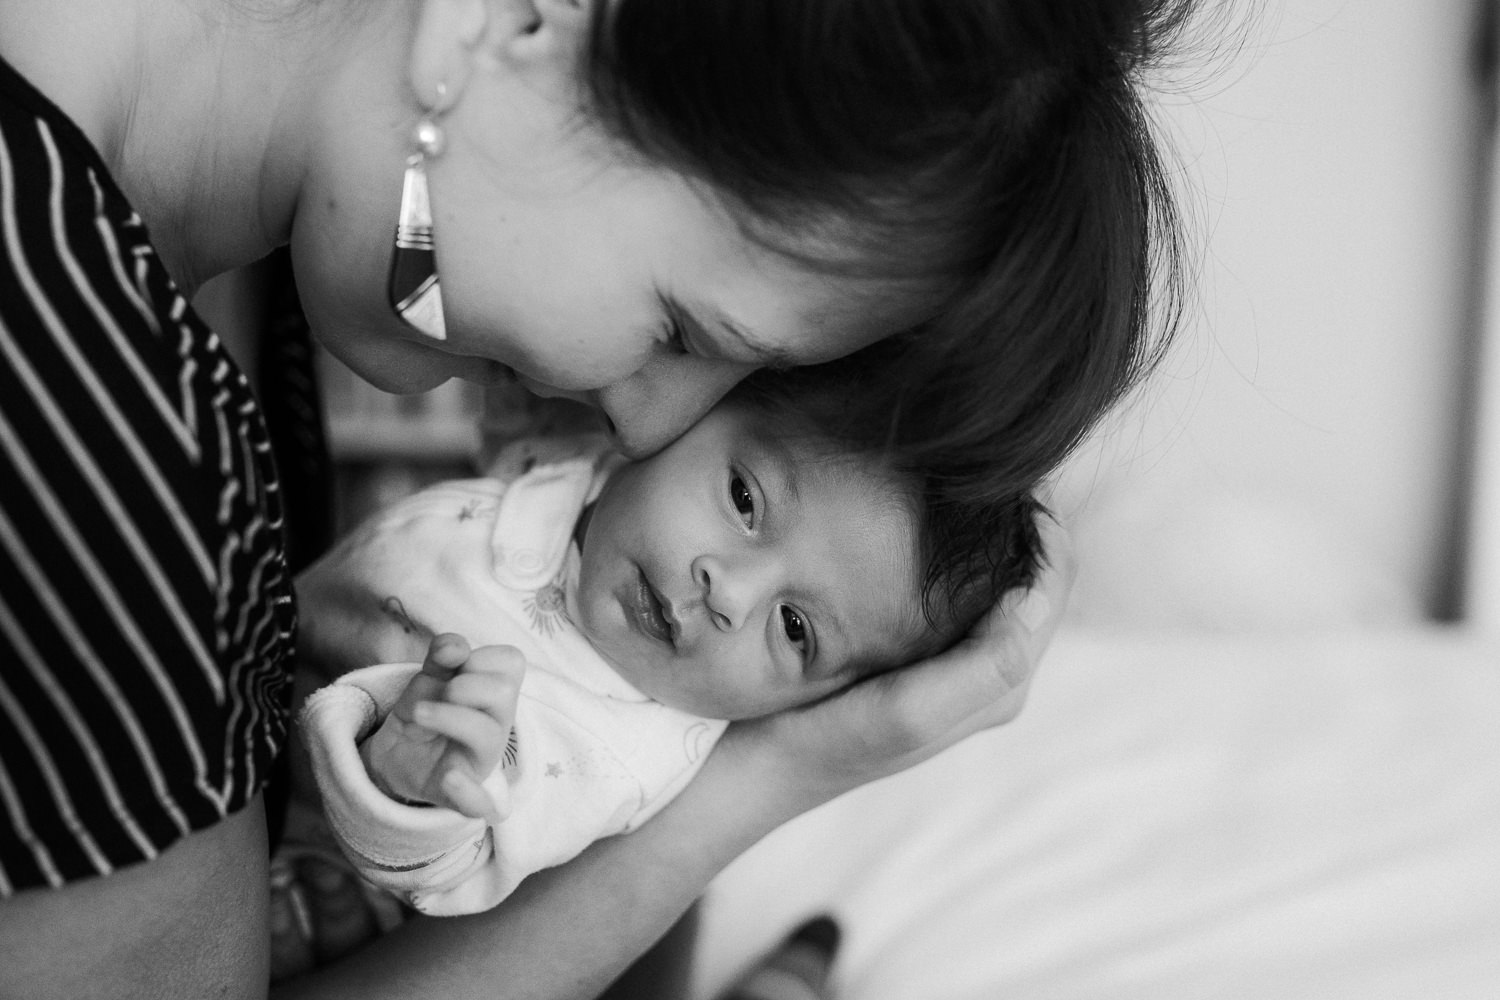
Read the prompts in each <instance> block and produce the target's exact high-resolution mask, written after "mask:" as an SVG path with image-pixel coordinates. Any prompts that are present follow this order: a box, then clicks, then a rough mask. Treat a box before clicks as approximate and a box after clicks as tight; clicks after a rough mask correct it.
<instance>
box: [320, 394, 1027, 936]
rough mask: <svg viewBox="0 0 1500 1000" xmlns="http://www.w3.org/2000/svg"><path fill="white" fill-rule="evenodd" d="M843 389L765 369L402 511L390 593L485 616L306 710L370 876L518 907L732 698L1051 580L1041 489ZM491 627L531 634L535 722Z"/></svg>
mask: <svg viewBox="0 0 1500 1000" xmlns="http://www.w3.org/2000/svg"><path fill="white" fill-rule="evenodd" d="M839 391H840V390H838V389H833V388H830V389H827V390H825V391H823V392H821V393H819V392H809V390H808V389H807V388H806V387H805V386H804V385H801V384H799V385H798V387H797V388H796V389H795V390H793V389H792V388H791V387H790V380H789V379H787V378H785V377H783V376H778V375H775V374H762V375H758V376H756V377H754V378H752V379H750V380H749V381H747V382H746V383H745V384H743V385H742V386H741V387H740V388H738V389H737V390H735V391H734V392H733V393H731V394H730V396H729V397H728V398H727V399H726V400H725V401H723V402H722V403H720V404H719V405H718V406H717V407H716V408H715V409H714V410H712V411H711V412H710V413H709V414H708V415H707V416H705V417H704V418H703V419H702V420H701V421H700V422H699V423H698V424H697V425H695V426H694V427H693V428H692V429H691V430H690V431H688V432H687V433H686V434H685V435H683V437H681V438H680V439H678V440H677V441H676V442H674V443H673V444H671V445H670V446H668V447H667V448H666V449H664V450H663V451H661V452H660V453H658V454H656V455H654V456H652V457H650V458H648V459H644V460H641V461H636V462H626V461H624V460H622V459H618V458H615V457H608V456H606V455H605V454H604V452H603V451H602V450H601V451H600V452H598V453H596V454H589V455H585V456H582V457H578V458H572V459H569V460H565V461H560V462H552V463H548V464H542V465H537V466H535V467H533V468H531V469H530V470H529V471H527V472H526V473H524V474H523V475H521V476H520V477H519V478H517V479H516V480H515V481H514V482H512V483H510V484H509V485H505V484H502V483H501V482H500V481H498V480H495V479H483V480H473V481H465V482H456V483H447V484H443V485H440V486H437V487H434V488H432V489H429V490H427V491H424V492H422V493H419V494H416V495H414V496H413V497H410V498H408V499H407V500H406V501H404V502H402V503H400V504H398V505H396V507H395V508H393V509H392V510H391V511H390V512H388V513H387V514H386V515H385V516H386V517H393V518H399V519H404V520H406V521H407V522H408V524H407V528H408V530H407V531H406V532H405V537H410V538H413V539H416V540H417V541H416V542H415V543H414V544H413V545H412V546H411V547H409V548H408V549H406V550H403V551H400V552H391V553H390V554H389V560H388V561H387V562H386V563H385V564H383V565H382V566H380V567H379V569H378V572H379V573H381V574H384V581H383V582H387V583H388V585H389V591H390V594H391V597H390V598H389V599H388V604H387V607H388V609H389V610H391V612H392V613H393V614H396V615H398V616H400V617H401V618H402V619H403V620H404V621H406V622H408V623H409V624H410V625H411V626H412V627H415V628H419V629H424V630H427V631H430V632H431V633H440V632H441V633H457V634H458V635H461V636H462V637H463V638H462V639H459V638H458V635H455V636H446V635H445V636H440V637H439V639H438V640H436V641H435V642H434V644H433V647H432V652H431V653H429V656H428V663H427V664H426V665H425V666H424V665H422V664H387V665H383V666H378V667H371V668H368V669H365V670H360V671H355V672H354V673H351V674H348V675H346V676H345V677H343V678H341V679H340V681H339V682H337V683H335V684H333V685H330V686H328V687H326V688H323V689H322V690H320V691H318V692H317V693H316V694H314V695H313V696H312V697H311V698H310V699H309V700H308V703H307V705H306V707H305V708H304V710H303V712H302V715H301V720H300V721H301V725H302V728H303V738H304V739H305V740H306V742H307V743H308V746H309V750H310V753H311V757H312V760H313V764H314V772H315V775H316V777H317V780H318V786H319V789H320V791H321V793H322V796H323V802H324V810H325V813H326V815H327V818H328V821H329V824H330V826H331V828H332V831H333V833H334V835H335V837H336V838H337V839H338V840H339V841H340V845H341V847H342V848H343V849H344V851H345V853H346V854H347V855H348V856H349V858H350V859H351V860H352V861H353V863H354V864H355V866H356V867H357V868H358V869H359V871H360V872H361V874H362V875H364V876H365V877H366V878H367V879H368V880H369V881H371V882H373V883H375V884H376V885H378V886H381V887H383V888H385V889H387V890H390V891H391V892H393V893H395V894H396V895H397V896H398V897H399V898H401V899H402V900H404V901H405V902H406V903H408V904H409V905H411V906H413V907H415V908H416V909H417V910H419V911H422V912H425V913H430V914H456V913H467V912H474V911H477V910H481V909H485V908H488V907H490V906H493V905H494V904H496V903H497V902H499V901H500V900H501V899H503V898H505V896H506V895H508V894H509V893H510V892H511V891H512V890H513V889H514V888H515V887H516V885H517V884H518V883H519V882H520V881H521V880H522V879H523V878H525V877H526V876H527V875H528V874H530V873H532V872H534V871H537V870H539V869H541V868H544V867H547V866H550V865H555V864H559V863H561V862H563V861H566V860H568V859H569V858H571V857H573V856H574V855H576V854H577V853H579V852H580V851H582V850H583V849H584V848H585V847H587V846H588V845H589V844H590V843H592V842H593V841H594V840H596V839H598V838H600V837H604V836H608V835H612V834H616V833H623V832H628V831H630V830H633V829H635V828H636V827H638V826H639V825H640V824H641V823H643V822H645V821H646V820H647V819H649V818H650V817H651V816H652V815H653V814H654V813H655V812H656V811H658V810H659V809H660V808H661V807H662V806H664V805H665V804H666V803H667V802H668V801H669V800H670V799H671V797H672V796H673V795H675V794H676V793H677V792H678V791H679V790H680V789H681V788H682V787H683V786H684V785H685V784H686V783H687V782H688V781H689V780H690V779H691V777H692V776H693V774H694V773H695V772H696V771H697V769H698V768H699V766H701V764H702V762H703V760H704V758H705V756H706V755H707V753H708V751H709V750H710V748H711V747H712V746H713V744H714V742H715V740H717V739H718V737H719V735H720V734H721V733H722V732H723V730H724V728H725V726H726V725H727V724H728V721H729V720H735V719H746V718H752V717H755V716H760V715H765V714H768V713H772V712H776V711H779V710H782V709H786V708H791V707H793V706H796V705H801V704H805V703H807V702H810V701H813V700H816V699H819V698H822V697H824V696H826V695H828V694H831V693H832V692H834V691H836V690H838V689H840V688H843V687H845V686H847V685H849V684H851V683H854V682H855V681H858V680H860V679H861V678H864V677H867V676H869V675H871V674H872V673H875V672H878V671H882V670H886V669H890V668H893V667H896V666H899V665H901V664H904V663H907V662H910V661H912V660H914V659H917V658H921V657H923V656H927V655H930V654H931V653H934V652H936V651H938V650H939V649H941V648H943V647H944V646H946V645H948V644H950V643H951V642H953V641H954V640H955V639H956V638H957V637H958V636H960V635H962V634H963V633H964V632H966V631H967V629H968V628H969V626H970V625H971V624H972V623H973V622H974V621H975V620H977V618H978V617H979V615H980V614H981V613H982V612H984V611H985V610H987V609H988V608H990V607H991V606H992V605H993V604H994V603H995V600H996V599H997V597H998V595H999V593H1001V592H1002V591H1004V590H1007V589H1009V588H1011V587H1014V586H1018V585H1021V584H1025V583H1029V582H1030V578H1031V576H1032V574H1033V572H1034V569H1035V562H1036V559H1037V558H1038V547H1039V546H1038V541H1037V536H1036V527H1035V524H1034V520H1035V517H1036V516H1037V515H1038V513H1039V510H1040V508H1039V505H1038V504H1037V503H1036V502H1035V501H1034V500H1032V499H1031V498H1030V497H1029V496H1022V497H1016V498H1011V499H1009V500H1006V501H1003V502H999V503H982V504H981V503H974V502H960V501H957V500H954V499H952V498H945V497H942V496H941V494H940V486H938V485H934V483H933V482H932V481H931V477H924V476H922V475H920V474H917V473H913V472H907V471H899V470H895V469H892V468H889V467H888V465H887V464H886V463H884V462H882V461H881V459H880V455H879V451H878V450H877V449H873V448H869V447H865V446H863V445H862V444H857V443H856V442H855V441H854V440H853V436H852V435H842V436H841V435H839V434H837V433H831V432H829V431H828V430H825V429H821V428H826V427H828V426H829V422H830V421H829V419H828V418H829V415H830V414H832V413H833V412H835V411H836V410H837V409H838V392H839ZM842 391H855V390H854V389H852V388H846V389H845V390H842ZM465 640H467V641H465ZM469 643H473V644H474V645H475V646H489V645H492V644H493V645H503V646H508V647H513V648H514V650H515V651H516V652H515V653H510V652H506V653H505V655H519V656H521V657H524V660H525V664H526V667H525V673H524V679H523V681H522V684H521V690H520V695H519V698H518V699H517V700H516V703H515V717H514V725H513V726H512V725H511V724H510V720H509V717H508V716H507V715H505V714H504V713H505V712H506V711H507V709H506V708H505V706H506V705H507V704H508V700H507V699H506V698H505V697H504V694H505V688H504V686H503V684H501V683H499V682H497V681H496V679H495V675H493V674H491V675H490V676H489V677H488V678H487V677H486V676H485V670H484V666H483V659H484V658H483V657H481V656H480V655H478V654H479V651H478V650H476V651H475V653H474V654H472V656H471V653H470V646H469ZM490 652H491V653H493V652H494V651H490ZM455 671H456V672H455Z"/></svg>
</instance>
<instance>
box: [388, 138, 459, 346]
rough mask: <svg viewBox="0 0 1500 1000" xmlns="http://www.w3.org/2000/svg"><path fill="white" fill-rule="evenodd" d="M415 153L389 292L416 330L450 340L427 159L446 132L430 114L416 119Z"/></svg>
mask: <svg viewBox="0 0 1500 1000" xmlns="http://www.w3.org/2000/svg"><path fill="white" fill-rule="evenodd" d="M415 138H416V147H417V148H416V151H415V152H414V153H412V154H411V156H409V157H407V159H406V176H405V177H404V179H403V180H402V184H401V215H400V217H399V218H398V219H397V221H396V245H395V247H394V248H393V249H392V251H391V273H390V277H389V278H388V280H387V285H386V292H387V295H388V296H389V299H390V304H391V309H392V310H393V311H394V312H395V313H396V315H397V316H399V317H401V318H402V319H403V320H405V321H406V322H407V324H408V325H410V326H411V327H412V328H413V329H414V330H416V331H417V332H418V333H421V334H423V335H425V336H428V337H431V338H432V339H433V340H447V339H448V329H447V326H446V324H445V323H444V321H443V294H442V289H441V287H439V285H438V275H437V256H436V255H435V254H434V253H433V250H432V206H431V205H430V204H429V202H428V199H427V160H428V158H430V157H436V156H438V155H440V154H441V153H442V150H443V130H442V128H441V127H440V126H439V125H438V124H437V122H436V121H434V120H433V119H432V118H431V117H430V116H429V117H425V118H423V119H422V120H421V121H420V122H418V123H417V129H416V136H415Z"/></svg>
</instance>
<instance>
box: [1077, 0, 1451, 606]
mask: <svg viewBox="0 0 1500 1000" xmlns="http://www.w3.org/2000/svg"><path fill="white" fill-rule="evenodd" d="M1257 2H1259V3H1260V4H1261V8H1260V10H1259V12H1258V14H1257V15H1256V16H1255V18H1254V20H1252V21H1250V22H1248V23H1247V22H1245V21H1244V16H1243V15H1237V16H1239V17H1240V26H1239V29H1238V30H1239V31H1240V32H1241V37H1242V38H1243V44H1242V46H1241V47H1240V48H1239V50H1238V51H1237V52H1235V53H1233V55H1232V58H1231V59H1230V60H1229V62H1228V65H1227V66H1220V67H1219V68H1218V69H1217V70H1216V71H1215V72H1213V73H1211V74H1208V75H1207V80H1206V81H1205V80H1202V79H1200V80H1198V81H1197V82H1196V84H1194V85H1193V87H1192V89H1191V90H1190V94H1191V96H1192V97H1193V98H1194V99H1193V100H1184V99H1181V98H1173V99H1170V100H1168V101H1167V102H1166V103H1167V107H1166V112H1167V118H1168V120H1169V122H1170V123H1171V127H1172V130H1173V131H1174V132H1175V134H1176V140H1175V141H1176V142H1177V144H1178V148H1179V152H1180V154H1181V157H1182V159H1183V161H1184V163H1185V165H1186V168H1187V178H1188V180H1189V182H1190V185H1191V187H1192V188H1193V189H1194V190H1193V191H1192V193H1191V194H1190V200H1189V203H1188V208H1189V212H1190V216H1191V220H1190V221H1191V223H1192V225H1193V227H1194V229H1195V232H1196V234H1197V238H1198V239H1199V242H1200V243H1201V244H1205V245H1204V246H1203V247H1202V254H1203V260H1202V273H1201V275H1200V278H1199V281H1198V294H1199V298H1200V300H1201V301H1200V303H1199V306H1198V309H1197V314H1196V315H1195V316H1194V317H1192V320H1191V321H1190V322H1189V324H1188V326H1187V328H1186V329H1185V330H1184V331H1183V335H1182V339H1181V341H1180V343H1179V346H1178V348H1177V352H1176V355H1175V356H1174V358H1173V359H1172V361H1171V363H1170V364H1169V365H1168V368H1167V370H1166V371H1165V372H1164V373H1163V377H1161V378H1159V379H1158V380H1157V382H1156V383H1155V384H1154V385H1153V386H1152V387H1151V388H1150V389H1149V390H1148V391H1147V393H1146V394H1145V396H1144V397H1143V399H1142V401H1141V402H1140V403H1138V404H1137V405H1136V406H1135V407H1134V408H1133V409H1132V410H1131V411H1130V412H1129V413H1127V414H1125V415H1124V416H1123V417H1122V418H1121V419H1120V420H1118V421H1116V423H1115V427H1114V429H1113V430H1112V431H1111V434H1110V436H1109V437H1108V439H1107V440H1106V441H1104V442H1103V443H1102V444H1098V445H1094V446H1092V447H1090V448H1088V449H1086V450H1085V451H1084V453H1083V454H1081V455H1080V456H1079V457H1078V459H1077V460H1076V461H1075V462H1073V463H1072V465H1071V466H1070V468H1069V470H1068V472H1067V474H1066V475H1065V476H1064V478H1063V484H1062V487H1061V488H1060V490H1059V494H1058V498H1057V506H1058V507H1059V509H1060V510H1061V511H1062V512H1063V513H1064V514H1067V515H1070V516H1074V527H1075V537H1076V540H1077V543H1078V545H1079V548H1080V553H1081V555H1082V556H1083V559H1084V569H1083V570H1082V571H1081V577H1080V581H1079V586H1078V590H1077V592H1076V597H1075V602H1074V613H1075V615H1076V617H1077V618H1078V619H1080V620H1083V621H1087V622H1093V623H1107V624H1110V625H1120V624H1138V625H1143V626H1155V625H1159V624H1161V623H1163V622H1177V623H1181V622H1186V623H1196V624H1201V625H1208V626H1212V627H1221V626H1240V625H1256V624H1261V625H1280V626H1285V625H1296V624H1327V623H1336V622H1342V621H1348V620H1361V621H1387V620H1390V619H1392V618H1412V617H1418V616H1420V615H1422V614H1424V613H1426V612H1427V611H1429V610H1430V609H1431V608H1432V607H1434V606H1436V605H1440V604H1441V603H1442V601H1443V594H1444V586H1445V584H1444V583H1443V580H1444V578H1445V573H1446V572H1447V566H1446V560H1445V556H1444V553H1443V547H1444V545H1445V543H1446V541H1447V538H1448V532H1449V519H1450V510H1451V499H1452V491H1453V489H1454V488H1455V486H1454V483H1455V475H1456V466H1455V459H1456V456H1455V453H1454V447H1453V443H1452V441H1453V431H1454V426H1455V425H1454V421H1455V419H1456V416H1457V414H1456V412H1455V407H1456V405H1457V393H1456V385H1457V380H1458V378H1459V373H1460V372H1461V371H1462V370H1463V366H1464V363H1463V359H1462V358H1461V357H1460V344H1461V341H1462V333H1463V330H1464V327H1465V323H1466V322H1468V319H1467V312H1466V311H1467V309H1468V308H1469V305H1470V303H1469V300H1468V298H1467V296H1468V295H1469V294H1470V293H1469V286H1470V284H1471V276H1470V264H1469V259H1470V254H1469V246H1470V240H1471V239H1472V234H1473V225H1474V223H1475V222H1476V212H1475V208H1474V201H1473V197H1474V195H1473V180H1474V176H1475V168H1474V163H1475V150H1476V148H1477V143H1478V135H1477V133H1478V129H1479V127H1480V126H1479V119H1478V114H1477V102H1476V100H1475V96H1474V88H1473V84H1472V83H1471V82H1470V77H1469V75H1468V74H1469V72H1470V62H1469V61H1470V59H1471V53H1472V47H1473V38H1474V35H1475V33H1476V29H1477V10H1476V9H1475V8H1476V7H1477V4H1476V3H1472V2H1469V0H1423V2H1420V3H1412V2H1410V0H1257ZM1238 6H1239V7H1240V8H1241V9H1243V7H1244V4H1243V0H1242V2H1241V4H1239V5H1238ZM1232 16H1236V15H1232ZM1221 62H1222V60H1221ZM1202 75H1203V74H1200V76H1202ZM1080 511H1081V513H1080Z"/></svg>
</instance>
